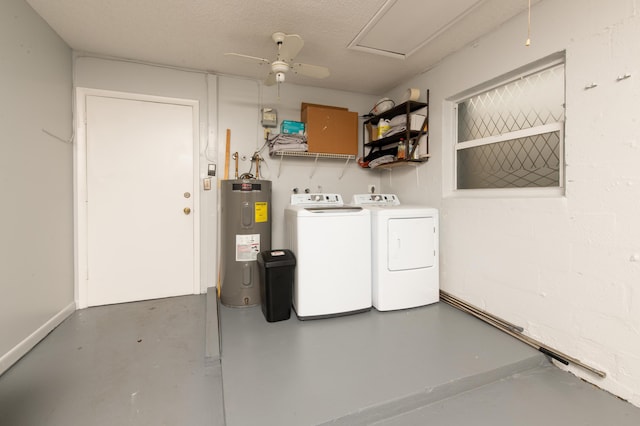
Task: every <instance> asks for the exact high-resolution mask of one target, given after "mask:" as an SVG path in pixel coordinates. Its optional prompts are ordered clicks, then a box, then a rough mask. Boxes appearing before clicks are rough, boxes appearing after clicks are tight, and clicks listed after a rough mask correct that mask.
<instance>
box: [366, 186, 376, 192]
mask: <svg viewBox="0 0 640 426" xmlns="http://www.w3.org/2000/svg"><path fill="white" fill-rule="evenodd" d="M367 191H368V192H369V194H374V193H375V192H376V186H375V185H367Z"/></svg>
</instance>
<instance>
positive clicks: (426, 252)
mask: <svg viewBox="0 0 640 426" xmlns="http://www.w3.org/2000/svg"><path fill="white" fill-rule="evenodd" d="M434 223H435V221H434V219H433V217H417V218H393V219H389V222H388V228H387V232H388V233H387V253H388V265H387V266H388V268H389V270H390V271H403V270H407V269H420V268H430V267H433V264H434V261H435V231H434Z"/></svg>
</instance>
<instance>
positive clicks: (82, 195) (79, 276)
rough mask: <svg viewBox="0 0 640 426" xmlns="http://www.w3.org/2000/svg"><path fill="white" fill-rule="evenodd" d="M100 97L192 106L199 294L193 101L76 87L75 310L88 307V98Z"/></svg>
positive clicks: (196, 274)
mask: <svg viewBox="0 0 640 426" xmlns="http://www.w3.org/2000/svg"><path fill="white" fill-rule="evenodd" d="M88 96H100V97H108V98H116V99H123V100H134V101H145V102H157V103H165V104H174V105H182V106H189V107H191V111H192V134H193V194H192V195H193V198H194V200H193V205H194V207H195V208H194V209H193V210H194V211H193V212H192V214H193V285H192V288H193V293H192V294H200V208H201V204H200V179H199V175H200V172H199V164H200V162H199V155H200V126H199V121H200V112H199V102H198V101H197V100H193V99H181V98H169V97H164V96H153V95H144V94H139V93H129V92H118V91H112V90H103V89H92V88H86V87H77V88H76V89H75V108H74V109H75V123H74V124H75V129H76V133H75V134H76V137H75V143H74V149H73V204H74V299H75V302H76V307H77V308H78V309H83V308H86V307H87V306H88V272H89V271H88V232H87V226H88V214H87V213H88V211H87V196H88V193H87V191H88V188H87V132H86V124H87V109H86V98H87V97H88Z"/></svg>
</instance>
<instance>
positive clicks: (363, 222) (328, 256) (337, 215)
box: [285, 194, 371, 320]
mask: <svg viewBox="0 0 640 426" xmlns="http://www.w3.org/2000/svg"><path fill="white" fill-rule="evenodd" d="M285 232H286V235H285V241H286V244H287V245H288V246H289V247H288V248H289V249H290V250H291V251H293V253H294V254H295V256H296V268H295V282H294V288H293V307H294V309H295V312H296V314H297V315H298V318H300V319H302V320H304V319H315V318H323V317H330V316H337V315H346V314H352V313H357V312H363V311H368V310H370V309H371V214H370V211H369V210H367V209H364V208H362V207H359V206H345V205H344V202H343V200H342V197H341V196H340V195H339V194H293V195H291V205H289V206H288V207H287V208H286V209H285Z"/></svg>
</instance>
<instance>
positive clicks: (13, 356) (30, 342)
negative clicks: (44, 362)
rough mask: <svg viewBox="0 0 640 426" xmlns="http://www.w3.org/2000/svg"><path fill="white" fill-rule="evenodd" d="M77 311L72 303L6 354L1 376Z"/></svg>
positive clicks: (2, 363) (0, 370)
mask: <svg viewBox="0 0 640 426" xmlns="http://www.w3.org/2000/svg"><path fill="white" fill-rule="evenodd" d="M75 310H76V303H75V302H71V303H69V304H68V305H67V306H65V307H64V308H62V310H61V311H60V312H58V313H57V314H55V315H54V316H53V317H51V318H50V319H49V320H48V321H47V322H45V323H44V324H42V325H41V326H40V327H39V328H38V329H37V330H36V331H34V332H33V333H31V334H30V335H29V336H28V337H27V338H26V339H24V340H23V341H22V342H20V343H18V344H17V345H16V346H14V347H13V348H12V349H10V350H9V352H7V353H6V354H4V355H2V356H1V357H0V374H3V373H4V372H5V371H7V370H8V369H9V368H10V367H11V366H12V365H13V364H15V363H16V362H18V360H20V358H22V357H23V356H25V355H26V354H27V352H29V351H30V350H31V349H32V348H33V347H34V346H35V345H37V344H38V342H40V340H42V339H44V338H45V337H46V336H47V334H49V333H51V331H53V329H54V328H56V327H57V326H58V325H60V323H61V322H62V321H64V320H65V319H66V318H67V317H68V316H69V315H71V314H72V313H74V312H75Z"/></svg>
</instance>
